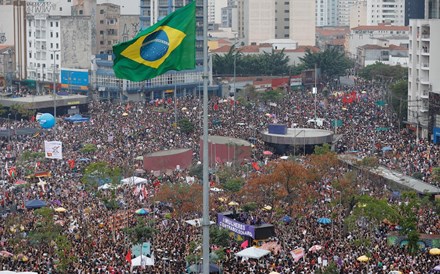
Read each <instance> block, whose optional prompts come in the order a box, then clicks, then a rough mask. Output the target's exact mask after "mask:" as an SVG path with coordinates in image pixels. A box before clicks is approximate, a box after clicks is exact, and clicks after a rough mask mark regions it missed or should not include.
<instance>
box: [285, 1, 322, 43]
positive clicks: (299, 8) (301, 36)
mask: <svg viewBox="0 0 440 274" xmlns="http://www.w3.org/2000/svg"><path fill="white" fill-rule="evenodd" d="M315 10H316V2H315V1H310V0H291V1H290V37H289V38H290V39H292V40H294V41H296V42H297V43H298V45H300V46H314V45H315V44H316V26H315V25H316V20H315V14H316V11H315Z"/></svg>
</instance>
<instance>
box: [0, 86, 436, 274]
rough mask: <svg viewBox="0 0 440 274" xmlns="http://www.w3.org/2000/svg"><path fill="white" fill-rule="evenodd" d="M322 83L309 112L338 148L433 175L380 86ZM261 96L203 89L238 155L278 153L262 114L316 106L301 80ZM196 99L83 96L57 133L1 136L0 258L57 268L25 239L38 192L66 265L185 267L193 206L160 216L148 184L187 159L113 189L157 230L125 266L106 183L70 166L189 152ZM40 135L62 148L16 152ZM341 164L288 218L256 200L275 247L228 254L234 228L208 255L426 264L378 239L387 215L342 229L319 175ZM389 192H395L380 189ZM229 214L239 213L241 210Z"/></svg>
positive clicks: (174, 177) (428, 149)
mask: <svg viewBox="0 0 440 274" xmlns="http://www.w3.org/2000/svg"><path fill="white" fill-rule="evenodd" d="M352 91H355V98H354V99H353V100H350V102H347V101H345V102H344V100H343V98H344V96H345V95H347V94H350V95H351V96H353V93H352ZM328 92H329V95H328V96H324V95H322V94H319V95H318V96H317V102H316V105H317V108H316V113H317V114H316V115H317V116H318V117H320V118H323V119H325V121H327V122H325V123H324V124H323V126H322V127H324V128H327V129H330V130H332V131H335V133H336V134H339V135H341V137H340V139H339V141H338V143H337V144H336V146H335V150H336V151H337V152H338V153H346V152H356V153H357V155H358V157H360V158H362V157H368V156H376V157H377V158H378V159H379V163H380V164H381V165H384V166H386V167H387V168H389V169H395V170H398V171H400V172H402V173H404V174H408V175H413V174H414V173H416V172H418V173H421V174H422V175H423V180H424V181H426V182H428V183H431V184H434V185H437V186H438V182H435V181H434V180H433V179H432V176H431V172H432V167H435V166H436V165H437V158H438V157H437V156H438V153H439V152H440V149H439V147H438V146H437V145H434V144H432V142H430V141H429V140H426V139H419V140H417V139H416V135H415V134H414V132H411V131H410V130H409V129H407V128H404V127H399V126H398V124H397V118H396V115H395V114H394V113H393V112H392V111H391V110H390V109H389V108H388V106H383V105H379V104H377V101H379V100H381V99H382V98H383V87H382V86H380V85H379V86H378V85H373V84H371V83H368V82H364V83H358V84H357V86H355V87H339V88H338V89H337V90H331V89H330V90H329V91H328ZM269 103H270V102H263V101H258V102H244V103H243V102H242V103H238V102H235V103H234V101H231V99H226V100H224V99H222V98H216V97H212V98H210V118H209V127H210V134H211V135H221V136H231V137H236V138H240V139H245V140H250V139H252V141H253V149H252V159H249V161H259V162H262V163H264V162H267V161H265V158H268V157H269V158H271V159H269V161H270V160H275V159H277V157H279V156H280V155H275V154H274V155H272V156H266V155H264V154H263V151H266V150H268V149H271V148H270V147H268V146H267V145H266V144H265V143H264V142H262V141H261V140H260V138H259V132H260V131H262V130H264V129H266V128H267V125H268V124H269V123H282V124H287V125H288V126H290V127H293V126H298V127H311V126H312V125H311V124H310V121H309V120H310V119H312V118H314V116H315V102H314V95H312V94H311V93H310V92H308V91H289V92H288V93H287V95H286V96H285V97H284V100H282V101H281V102H276V104H273V103H272V104H269ZM175 107H176V109H174V108H175ZM202 110H203V109H202V101H201V100H200V98H195V97H186V98H178V101H177V102H176V104H174V102H173V101H172V100H154V101H151V102H137V103H136V102H129V103H126V104H113V103H110V102H101V101H93V102H91V103H90V105H89V112H88V113H87V115H88V116H89V117H90V122H86V123H70V122H66V121H63V120H62V119H61V118H59V119H58V120H57V124H56V127H57V130H56V136H54V131H53V130H41V131H40V132H39V133H38V134H35V135H32V136H25V135H23V136H15V135H14V136H12V137H10V138H2V139H1V140H0V146H1V150H0V157H1V163H2V164H1V166H2V181H1V182H2V184H1V185H0V187H1V189H0V201H1V204H0V210H1V213H2V222H0V250H2V251H5V252H3V253H2V252H1V251H0V270H15V271H35V272H38V273H61V270H60V268H59V265H60V264H61V263H60V260H61V258H60V255H59V253H57V252H56V245H55V244H54V243H53V242H47V243H43V244H40V245H34V244H32V243H30V242H29V241H28V236H29V234H30V233H31V232H32V231H33V230H34V229H35V228H36V227H37V226H38V222H39V219H38V217H37V216H36V214H35V211H34V210H28V209H26V207H25V202H26V201H29V200H32V199H39V200H43V201H45V202H46V203H47V206H48V207H52V208H57V207H63V208H65V209H66V212H63V213H56V214H55V216H56V217H55V218H56V219H55V220H54V222H55V223H57V225H60V226H61V227H62V229H61V233H62V234H63V235H66V236H67V238H68V240H69V242H70V244H71V249H70V253H71V254H70V255H71V256H72V257H74V258H76V259H75V260H72V262H71V263H70V264H69V265H68V267H67V269H66V270H64V271H65V273H78V274H86V273H170V274H171V273H185V272H186V270H187V269H188V266H189V264H191V263H194V262H187V257H188V255H191V254H190V250H191V249H190V248H189V246H190V243H192V242H195V243H198V244H201V229H200V227H197V226H190V225H187V224H186V223H185V222H184V221H185V220H187V219H194V218H200V214H196V213H194V214H185V215H183V216H181V215H180V217H175V216H174V215H172V216H173V217H172V218H169V215H168V214H167V213H168V212H169V211H170V207H168V206H161V204H160V203H157V202H158V201H157V200H156V198H155V192H156V191H158V188H159V187H160V186H158V185H156V184H155V182H160V184H166V183H171V184H180V183H185V178H186V176H189V170H175V171H171V172H166V173H161V174H160V175H158V174H156V173H152V172H150V171H146V173H145V174H142V176H143V178H146V179H147V180H148V182H149V184H147V185H146V188H147V189H146V193H147V194H146V195H144V194H145V192H144V193H142V195H140V192H139V191H136V190H135V191H134V190H133V188H132V187H122V188H119V189H118V190H117V191H116V193H115V195H116V199H117V200H118V201H119V202H120V205H121V206H120V210H119V211H118V214H123V215H126V216H128V217H127V226H131V225H134V224H135V223H136V222H137V220H136V218H134V211H135V210H136V209H138V208H147V209H150V211H151V212H152V213H150V214H148V215H147V216H145V217H144V218H145V219H147V220H151V221H154V228H155V230H156V232H155V233H154V236H153V237H152V239H151V249H152V252H153V254H154V257H155V264H154V266H146V267H136V268H133V269H131V266H130V263H129V262H128V261H127V259H126V254H127V251H128V250H129V249H130V246H131V244H130V242H129V239H128V238H127V235H126V233H125V232H124V230H123V229H115V228H114V226H112V224H111V221H110V220H112V219H113V218H114V216H115V212H114V211H113V210H109V209H108V208H107V207H106V205H105V204H104V203H103V197H106V196H108V197H110V196H111V195H114V193H113V192H112V191H105V190H104V191H102V192H101V194H100V195H99V196H98V195H95V193H94V192H89V191H88V190H87V189H86V188H85V187H84V184H83V182H82V181H81V177H82V174H83V170H84V168H85V167H86V166H87V165H88V164H89V163H90V162H97V161H103V162H107V163H109V164H110V165H112V166H115V167H116V166H117V167H121V168H122V170H123V175H124V176H125V177H129V176H132V175H133V172H134V171H135V170H136V169H142V168H143V164H142V163H141V162H140V161H139V160H137V159H136V158H137V157H138V156H140V155H146V154H148V153H151V152H156V151H161V150H169V149H175V148H191V149H192V150H193V151H194V152H198V151H199V140H200V136H201V132H202V128H201V125H202V123H201V121H200V120H201V112H202ZM268 114H269V115H268ZM175 115H177V116H178V119H182V118H187V119H188V120H189V121H190V122H191V123H192V124H193V125H194V130H193V131H192V132H189V133H182V132H181V131H180V130H179V128H178V127H177V126H176V125H175V123H174V122H175V120H176V118H175ZM333 120H342V124H341V125H338V127H336V128H335V127H334V125H333V124H332V123H331V121H333ZM21 127H38V123H37V122H35V121H33V120H32V119H31V120H29V121H28V120H20V121H11V120H6V119H3V120H1V122H0V128H13V129H16V128H21ZM377 128H386V130H376V129H377ZM45 140H58V141H62V143H63V160H48V159H46V160H41V161H40V160H38V162H37V161H33V160H32V159H28V160H26V161H24V160H23V159H22V158H21V155H23V153H24V152H26V151H29V152H42V151H44V141H45ZM84 144H93V145H95V146H96V148H97V149H96V151H94V152H92V153H87V154H85V153H84V152H82V151H81V147H82V146H83V145H84ZM383 147H390V148H391V149H390V150H389V151H387V152H386V153H385V152H383V151H382V150H381V148H383ZM193 160H194V163H195V164H197V162H199V161H201V159H200V157H199V155H198V153H194V157H193ZM11 167H15V169H14V174H10V172H9V168H11ZM220 168H221V167H220ZM35 170H44V171H50V172H51V176H50V177H47V178H44V181H45V183H46V184H37V182H38V181H36V182H35V183H28V184H26V185H24V186H17V181H20V180H24V181H27V180H29V179H27V177H26V176H27V175H29V173H30V172H31V173H32V172H33V171H35ZM347 171H348V170H347V167H341V168H340V169H338V170H334V171H333V173H332V174H328V175H327V176H328V177H326V178H324V179H323V181H320V182H314V183H313V187H314V189H315V190H317V193H319V194H318V196H317V197H316V200H315V202H314V203H313V205H312V206H308V207H306V208H304V209H303V211H302V212H301V216H302V217H294V216H292V220H291V221H290V222H283V221H281V220H280V219H279V216H278V215H277V214H274V213H273V212H271V211H267V210H266V211H262V210H257V212H256V213H253V215H254V216H257V219H258V222H259V223H272V224H274V225H275V231H276V236H275V237H273V238H271V239H269V240H268V241H270V242H272V243H274V244H275V245H276V246H278V247H279V248H278V249H277V251H276V252H275V251H273V252H272V253H271V254H269V255H268V256H265V257H263V258H261V259H259V260H256V259H248V260H242V259H241V258H238V257H236V256H235V253H236V252H238V251H240V250H241V249H242V245H241V241H240V240H237V239H236V238H234V239H232V240H231V245H230V246H229V247H227V249H226V252H225V257H224V258H222V259H220V260H218V261H216V263H217V264H218V265H219V266H220V268H221V269H222V271H223V273H230V274H232V273H240V274H241V273H270V272H272V271H276V272H279V273H317V271H318V270H320V269H323V268H325V267H326V266H329V265H332V264H334V265H335V266H336V267H337V268H338V269H339V273H389V272H390V271H391V270H398V271H401V272H402V273H405V274H409V273H412V274H416V273H418V274H422V273H430V272H432V271H433V269H434V267H435V266H436V265H439V264H440V259H439V257H438V256H433V255H430V254H428V252H427V251H428V249H426V248H425V249H422V250H420V251H419V252H417V253H411V252H409V250H408V249H407V248H405V247H401V246H393V245H388V243H387V233H388V232H391V231H392V230H394V229H395V228H394V227H392V226H388V225H386V224H380V225H378V226H377V227H375V229H374V230H371V231H368V232H366V231H364V230H362V228H357V230H356V231H354V232H350V233H348V232H347V230H346V229H344V228H343V227H344V224H343V221H344V219H345V217H347V216H348V215H349V214H350V212H349V211H348V210H347V209H346V208H345V207H343V206H342V205H338V206H334V204H333V203H329V202H328V201H329V200H333V199H335V197H334V193H333V192H332V191H331V188H329V187H328V182H329V181H330V179H329V178H334V177H338V176H340V175H341V174H344V173H345V172H347ZM259 172H264V171H259ZM214 175H215V174H214ZM332 176H333V177H332ZM358 176H359V178H357V180H358V181H361V182H362V191H365V189H367V190H368V191H367V193H368V195H371V196H374V197H383V198H388V197H389V195H390V193H389V192H386V191H385V192H384V186H383V182H381V183H378V181H377V180H376V179H372V178H371V177H369V176H365V174H358ZM198 179H199V180H200V178H198ZM220 187H221V186H220ZM360 189H361V188H360V187H359V189H358V191H359V192H360V191H361V190H360ZM220 195H221V196H222V197H225V196H227V195H228V194H225V193H221V194H219V193H212V195H211V197H212V199H213V200H214V201H215V203H214V206H216V208H212V210H211V214H212V218H213V219H215V216H216V213H217V212H216V210H217V208H220V207H222V208H224V207H225V206H227V202H222V201H220V200H218V198H219V197H220ZM141 196H142V197H141ZM140 197H141V198H140ZM329 197H330V198H329ZM234 198H235V199H238V198H237V197H234ZM239 202H240V201H239ZM389 202H390V203H401V202H404V201H401V200H399V199H389ZM225 203H226V204H225ZM171 207H172V205H171ZM175 210H179V209H175ZM234 210H235V209H234ZM238 215H239V216H241V217H243V218H245V214H243V213H241V214H240V213H238ZM324 216H333V217H332V223H331V224H330V225H325V224H320V223H318V222H317V221H316V220H317V218H319V217H324ZM254 223H255V222H254ZM439 223H440V220H439V216H438V214H436V211H435V210H434V209H432V208H422V209H421V210H420V212H419V213H418V229H419V231H420V233H424V234H430V235H439V234H440V231H439V230H440V226H439ZM364 236H367V238H368V239H369V242H368V243H364V242H362V241H361V239H363V238H365V237H364ZM17 239H20V241H17ZM316 245H319V246H320V247H321V248H320V250H316V251H314V252H312V251H309V249H310V248H311V247H312V246H316ZM297 248H304V250H305V256H304V257H303V258H301V259H300V260H294V258H293V257H292V255H291V251H292V250H294V249H297ZM199 251H200V250H199ZM8 253H10V255H8ZM362 255H366V256H368V257H369V260H368V261H367V262H360V261H359V260H358V259H357V258H358V257H360V256H362ZM24 258H25V259H24Z"/></svg>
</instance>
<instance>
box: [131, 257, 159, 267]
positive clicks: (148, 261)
mask: <svg viewBox="0 0 440 274" xmlns="http://www.w3.org/2000/svg"><path fill="white" fill-rule="evenodd" d="M142 265H154V255H152V256H151V258H149V257H147V256H144V255H141V256H137V257H136V258H134V259H132V260H131V266H133V267H134V266H142Z"/></svg>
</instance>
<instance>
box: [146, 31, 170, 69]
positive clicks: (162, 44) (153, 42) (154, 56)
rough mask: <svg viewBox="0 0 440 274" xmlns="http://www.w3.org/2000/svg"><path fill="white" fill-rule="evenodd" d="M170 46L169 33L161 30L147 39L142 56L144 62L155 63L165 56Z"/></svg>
mask: <svg viewBox="0 0 440 274" xmlns="http://www.w3.org/2000/svg"><path fill="white" fill-rule="evenodd" d="M169 46H170V40H169V39H168V35H167V33H166V32H165V31H163V30H159V31H156V32H153V33H152V34H150V35H148V36H147V37H145V39H144V41H143V42H142V47H141V52H140V55H141V57H142V58H143V59H144V60H147V61H149V62H154V61H157V60H159V59H160V58H162V57H163V56H165V54H166V53H167V52H168V48H169Z"/></svg>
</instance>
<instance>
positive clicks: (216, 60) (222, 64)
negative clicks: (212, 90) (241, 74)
mask: <svg viewBox="0 0 440 274" xmlns="http://www.w3.org/2000/svg"><path fill="white" fill-rule="evenodd" d="M234 58H235V63H236V68H237V63H239V62H240V59H241V53H240V51H238V50H237V49H236V47H235V45H233V46H231V48H230V49H229V52H228V53H227V54H225V55H219V54H214V56H213V60H212V63H213V64H212V73H213V74H214V75H224V74H227V75H232V74H233V71H234Z"/></svg>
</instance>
